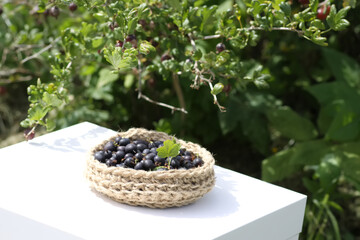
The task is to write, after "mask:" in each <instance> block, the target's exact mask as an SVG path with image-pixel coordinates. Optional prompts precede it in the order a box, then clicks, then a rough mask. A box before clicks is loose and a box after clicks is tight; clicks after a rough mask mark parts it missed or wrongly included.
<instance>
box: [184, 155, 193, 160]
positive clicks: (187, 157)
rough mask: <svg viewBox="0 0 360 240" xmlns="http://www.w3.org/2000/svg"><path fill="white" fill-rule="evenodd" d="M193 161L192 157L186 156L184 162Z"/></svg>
mask: <svg viewBox="0 0 360 240" xmlns="http://www.w3.org/2000/svg"><path fill="white" fill-rule="evenodd" d="M191 160H192V158H191V156H190V155H185V156H184V161H191Z"/></svg>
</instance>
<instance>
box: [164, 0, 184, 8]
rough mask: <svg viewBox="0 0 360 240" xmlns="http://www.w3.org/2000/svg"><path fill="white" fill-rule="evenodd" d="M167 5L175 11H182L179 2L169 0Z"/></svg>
mask: <svg viewBox="0 0 360 240" xmlns="http://www.w3.org/2000/svg"><path fill="white" fill-rule="evenodd" d="M167 3H168V4H169V5H170V6H171V7H172V8H173V9H174V10H181V4H180V1H179V0H167Z"/></svg>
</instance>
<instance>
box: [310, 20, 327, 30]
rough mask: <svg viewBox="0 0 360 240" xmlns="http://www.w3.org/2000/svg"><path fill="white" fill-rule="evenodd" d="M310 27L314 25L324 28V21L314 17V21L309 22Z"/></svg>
mask: <svg viewBox="0 0 360 240" xmlns="http://www.w3.org/2000/svg"><path fill="white" fill-rule="evenodd" d="M310 26H311V27H316V28H318V29H320V30H324V29H325V25H324V23H323V22H322V21H321V20H320V19H315V20H314V21H312V22H311V24H310Z"/></svg>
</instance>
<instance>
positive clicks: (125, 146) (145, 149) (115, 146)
mask: <svg viewBox="0 0 360 240" xmlns="http://www.w3.org/2000/svg"><path fill="white" fill-rule="evenodd" d="M161 146H163V141H146V140H141V139H138V140H131V139H129V138H122V137H116V138H115V139H114V140H113V141H108V142H107V143H105V145H104V146H103V148H102V149H100V150H98V151H96V152H95V153H94V157H95V159H96V160H98V161H99V162H101V163H104V164H106V165H107V166H108V167H122V168H133V169H136V170H145V171H167V170H169V169H191V168H195V167H200V166H202V165H203V164H204V161H203V160H202V159H201V158H200V157H198V156H196V155H195V154H194V153H193V152H191V151H187V150H186V149H185V148H181V149H180V151H179V154H178V155H177V156H175V157H172V158H161V157H159V156H158V154H157V148H158V147H161Z"/></svg>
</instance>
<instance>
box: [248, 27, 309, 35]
mask: <svg viewBox="0 0 360 240" xmlns="http://www.w3.org/2000/svg"><path fill="white" fill-rule="evenodd" d="M241 30H249V31H252V30H255V31H288V32H296V33H297V34H299V35H300V36H302V35H304V32H303V31H302V30H298V29H296V28H288V27H273V28H270V29H265V28H262V27H254V26H252V27H249V28H241Z"/></svg>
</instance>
